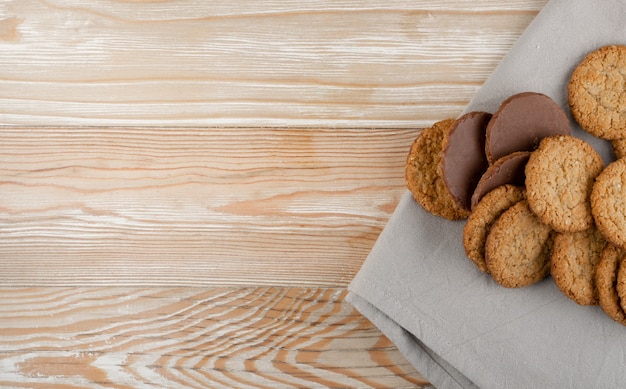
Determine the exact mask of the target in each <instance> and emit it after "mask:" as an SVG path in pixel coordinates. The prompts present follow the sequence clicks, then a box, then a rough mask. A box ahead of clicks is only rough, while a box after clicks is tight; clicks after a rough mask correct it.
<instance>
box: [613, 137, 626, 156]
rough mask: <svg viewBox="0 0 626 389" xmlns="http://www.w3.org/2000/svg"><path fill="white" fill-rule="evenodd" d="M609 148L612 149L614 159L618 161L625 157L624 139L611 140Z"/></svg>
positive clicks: (625, 144) (625, 143)
mask: <svg viewBox="0 0 626 389" xmlns="http://www.w3.org/2000/svg"><path fill="white" fill-rule="evenodd" d="M611 146H612V147H613V154H615V158H617V159H620V158H623V157H626V138H620V139H613V140H612V141H611Z"/></svg>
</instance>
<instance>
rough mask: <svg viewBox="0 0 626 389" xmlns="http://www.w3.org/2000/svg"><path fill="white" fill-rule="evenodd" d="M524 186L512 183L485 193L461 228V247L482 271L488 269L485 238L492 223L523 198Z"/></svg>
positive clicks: (487, 270)
mask: <svg viewBox="0 0 626 389" xmlns="http://www.w3.org/2000/svg"><path fill="white" fill-rule="evenodd" d="M524 197H525V196H524V188H521V187H517V186H513V185H502V186H499V187H497V188H495V189H493V190H492V191H490V192H489V193H487V194H486V195H485V196H483V198H482V199H481V201H480V202H479V203H478V204H477V205H476V206H475V207H474V210H473V211H472V214H471V215H470V216H469V218H468V219H467V223H465V227H464V228H463V247H464V248H465V253H466V254H467V257H468V258H469V259H471V260H472V262H474V264H476V266H477V267H478V268H479V269H480V270H481V271H483V272H486V273H488V272H489V269H488V268H487V264H486V263H485V240H486V239H487V235H488V233H489V229H490V228H491V226H492V225H493V223H494V222H495V221H496V220H497V219H498V217H500V215H502V212H504V211H505V210H507V209H509V208H510V207H511V206H512V205H513V204H515V203H517V202H519V201H522V200H523V199H524Z"/></svg>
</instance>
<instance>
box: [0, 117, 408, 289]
mask: <svg viewBox="0 0 626 389" xmlns="http://www.w3.org/2000/svg"><path fill="white" fill-rule="evenodd" d="M416 134H417V131H416V130H410V129H407V130H401V129H398V130H374V129H369V130H366V129H358V130H348V129H346V130H331V129H255V130H251V129H230V130H228V131H224V130H221V129H199V128H187V129H183V128H178V129H166V128H159V129H150V128H88V129H85V128H0V139H2V142H0V198H1V199H2V202H1V203H0V258H4V260H3V261H1V262H0V267H1V270H2V271H1V272H0V284H2V285H7V286H9V285H10V286H20V285H33V286H42V285H97V284H102V285H111V284H113V285H168V284H170V285H171V284H174V285H201V284H202V285H209V284H210V285H244V286H245V285H263V284H269V285H314V286H324V285H325V286H346V285H347V283H348V282H350V280H351V279H352V277H353V276H354V274H355V273H356V271H358V269H359V267H360V266H361V264H362V262H363V259H364V258H365V257H366V256H367V253H368V252H369V250H370V248H371V247H372V245H373V244H374V241H375V239H376V237H377V236H378V234H379V233H380V231H381V230H382V228H383V226H384V224H385V223H386V221H387V219H388V218H389V215H390V214H391V212H392V211H393V209H394V207H395V205H396V203H397V202H398V200H399V197H400V196H401V195H402V194H403V193H404V191H405V189H404V168H403V166H404V161H405V159H406V152H407V150H408V147H409V145H410V143H411V141H412V140H413V138H414V137H415V136H416Z"/></svg>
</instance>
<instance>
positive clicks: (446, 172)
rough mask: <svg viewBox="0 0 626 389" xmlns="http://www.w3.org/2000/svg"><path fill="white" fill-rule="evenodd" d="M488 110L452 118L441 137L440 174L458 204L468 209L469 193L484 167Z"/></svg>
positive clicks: (485, 163) (470, 194)
mask: <svg viewBox="0 0 626 389" xmlns="http://www.w3.org/2000/svg"><path fill="white" fill-rule="evenodd" d="M489 119H491V114H490V113H487V112H479V111H475V112H469V113H466V114H465V115H463V116H461V117H459V118H458V119H457V120H455V121H454V123H453V124H452V126H451V127H450V130H449V131H448V132H447V133H446V135H445V137H444V140H443V147H442V156H441V176H442V177H443V182H444V185H446V187H447V188H448V191H449V192H450V193H451V194H452V197H453V198H454V200H455V201H456V203H457V205H458V206H459V207H461V208H463V209H465V210H467V211H469V210H470V209H471V201H470V200H471V197H472V193H474V188H476V184H477V183H478V180H480V177H481V176H482V174H483V172H484V171H485V170H486V169H487V166H488V163H487V157H486V156H485V128H486V127H487V123H488V122H489Z"/></svg>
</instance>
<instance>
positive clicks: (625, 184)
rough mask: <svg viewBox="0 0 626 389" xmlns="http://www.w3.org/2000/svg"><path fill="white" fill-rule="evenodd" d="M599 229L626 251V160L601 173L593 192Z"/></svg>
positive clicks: (593, 206)
mask: <svg viewBox="0 0 626 389" xmlns="http://www.w3.org/2000/svg"><path fill="white" fill-rule="evenodd" d="M591 207H592V212H593V217H594V219H595V221H596V224H597V226H598V229H599V230H600V231H601V232H602V233H603V234H604V236H605V237H606V239H607V240H608V241H609V242H611V243H613V244H615V245H616V246H619V247H621V248H623V249H626V159H624V158H622V159H618V160H617V161H614V162H612V163H610V164H609V166H607V167H606V169H604V170H603V171H602V173H600V175H599V176H598V178H597V179H596V182H595V184H594V185H593V191H592V192H591Z"/></svg>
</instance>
